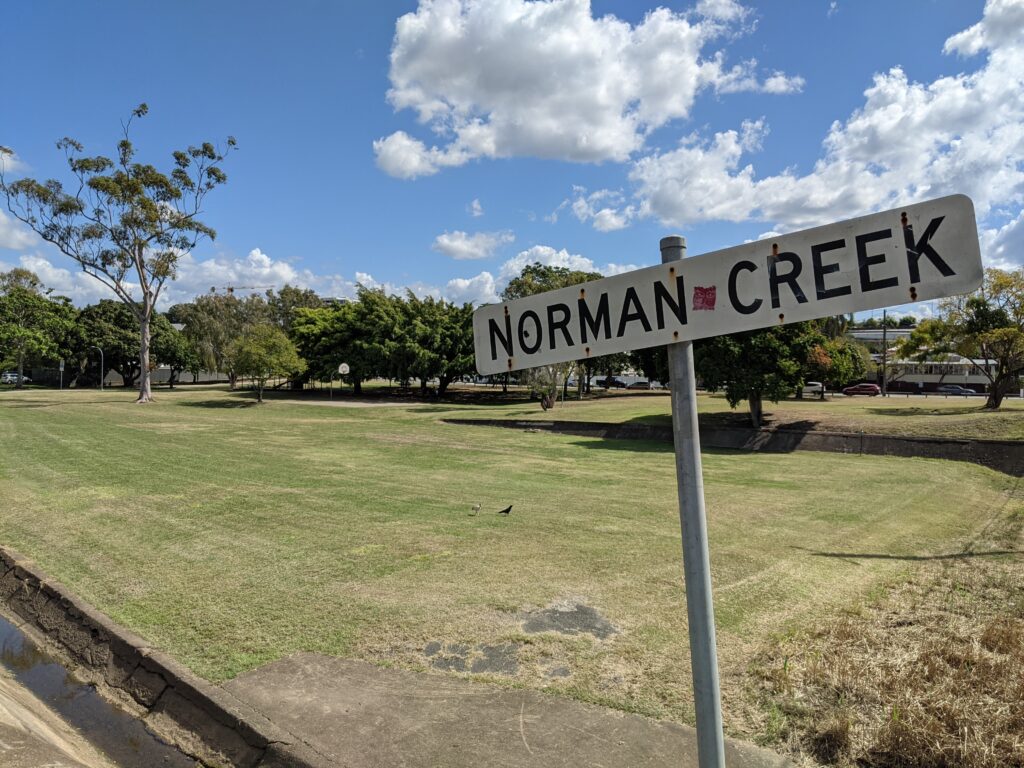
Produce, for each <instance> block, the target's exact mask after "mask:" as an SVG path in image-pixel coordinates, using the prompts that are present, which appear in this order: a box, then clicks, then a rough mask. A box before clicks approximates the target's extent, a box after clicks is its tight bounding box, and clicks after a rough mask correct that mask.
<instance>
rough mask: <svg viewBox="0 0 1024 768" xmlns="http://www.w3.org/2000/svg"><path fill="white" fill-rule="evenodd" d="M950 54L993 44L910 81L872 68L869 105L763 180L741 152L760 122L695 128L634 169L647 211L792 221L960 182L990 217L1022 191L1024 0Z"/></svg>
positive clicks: (755, 141) (675, 217)
mask: <svg viewBox="0 0 1024 768" xmlns="http://www.w3.org/2000/svg"><path fill="white" fill-rule="evenodd" d="M944 50H945V52H946V53H958V54H961V55H973V54H977V53H980V52H982V51H987V52H988V59H987V61H986V62H985V63H984V66H983V67H982V68H981V69H979V70H978V71H976V72H973V73H970V74H958V75H955V76H945V77H940V78H938V79H936V80H935V81H933V82H931V83H917V82H913V81H912V80H911V79H910V78H909V77H908V75H907V73H906V72H905V71H904V70H903V69H901V68H899V67H894V68H892V69H890V70H889V71H888V72H884V73H880V74H877V75H876V76H875V78H874V82H873V83H872V84H871V86H870V87H869V88H868V89H867V90H866V91H865V93H864V96H865V101H864V105H863V106H862V107H861V108H859V109H857V110H856V111H855V112H854V113H853V114H851V115H850V116H849V117H848V118H847V119H846V120H845V122H840V121H836V122H835V123H833V125H832V127H831V129H830V131H829V133H828V135H827V136H826V137H825V139H824V141H823V150H824V154H823V156H822V157H821V159H819V160H818V161H817V163H816V164H815V165H814V168H813V169H812V170H811V171H810V172H809V173H807V174H805V175H802V176H801V175H797V174H796V173H795V172H794V171H792V170H788V171H786V172H783V173H782V174H780V175H777V176H769V177H765V178H761V179H758V178H757V177H756V173H755V169H754V167H753V165H752V164H751V163H750V162H744V160H743V158H744V156H746V155H751V154H752V153H754V152H756V151H757V150H758V149H759V146H760V139H761V137H762V136H763V135H764V132H765V131H766V130H767V128H766V126H765V124H764V122H763V121H757V122H748V123H746V124H745V125H744V127H743V129H742V130H741V131H723V132H720V133H718V134H716V135H715V136H714V138H713V139H712V140H710V141H702V140H700V139H699V138H697V137H695V136H689V137H687V138H685V139H684V140H683V141H682V142H680V144H679V146H678V147H677V148H676V149H673V150H670V151H667V152H659V153H655V154H652V155H650V156H647V157H643V158H640V159H639V160H637V161H636V162H635V163H634V166H633V169H632V171H631V175H630V178H631V179H632V181H633V182H634V183H635V184H636V188H637V195H638V197H639V199H640V205H639V207H640V212H641V215H650V216H655V217H657V218H658V219H660V220H661V221H662V222H664V223H666V224H670V225H674V226H681V225H686V224H691V223H694V222H698V221H704V220H711V219H717V220H726V221H742V220H747V219H761V220H766V221H770V222H773V223H775V224H776V225H777V226H778V227H779V228H781V229H795V228H799V227H804V226H812V225H815V224H821V223H826V222H828V221H833V220H835V219H837V218H844V217H846V216H848V215H850V214H852V213H859V212H866V211H869V210H872V209H878V208H882V207H889V206H898V205H900V204H902V203H906V202H912V201H915V200H919V199H924V198H929V197H937V196H940V195H944V194H950V193H954V192H962V193H965V194H968V195H969V196H970V197H971V198H972V199H973V200H974V201H975V205H976V207H977V210H978V213H979V216H980V218H982V219H984V218H985V216H986V215H987V214H988V212H989V211H990V209H991V208H993V207H994V206H998V205H1006V204H1012V205H1014V206H1017V208H1015V209H1014V210H1017V209H1019V206H1020V204H1021V202H1022V200H1024V99H1021V95H1020V94H1021V93H1022V90H1024V3H1021V2H1019V0H1016V1H1011V0H990V2H989V3H988V4H987V5H986V7H985V12H984V18H983V19H982V21H981V22H979V23H978V24H977V25H975V26H973V27H971V28H970V29H968V30H965V31H964V32H961V33H959V34H957V35H953V36H952V37H950V38H949V39H948V40H947V41H946V44H945V48H944Z"/></svg>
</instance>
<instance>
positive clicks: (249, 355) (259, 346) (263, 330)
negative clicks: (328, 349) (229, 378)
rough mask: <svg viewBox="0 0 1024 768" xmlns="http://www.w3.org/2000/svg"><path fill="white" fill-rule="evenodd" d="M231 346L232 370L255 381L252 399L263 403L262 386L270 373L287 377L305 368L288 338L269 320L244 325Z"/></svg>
mask: <svg viewBox="0 0 1024 768" xmlns="http://www.w3.org/2000/svg"><path fill="white" fill-rule="evenodd" d="M232 346H233V347H234V350H233V352H232V356H233V357H234V361H235V370H236V371H237V372H238V374H239V375H241V376H249V377H251V378H252V379H253V381H254V382H255V383H256V401H257V402H259V403H262V402H263V388H264V387H265V386H266V384H267V380H268V379H269V378H270V377H271V376H289V375H291V374H293V373H300V372H301V371H302V370H303V369H304V368H305V367H306V363H305V361H303V360H302V358H300V357H299V353H298V351H297V350H296V349H295V345H294V344H293V343H292V342H291V339H289V338H288V336H287V335H286V334H285V332H284V331H282V330H281V329H280V328H278V327H277V326H276V325H271V324H270V323H259V324H257V325H253V326H250V327H248V328H246V329H245V330H244V331H242V335H241V336H240V337H239V338H238V339H236V340H235V342H234V343H233V345H232Z"/></svg>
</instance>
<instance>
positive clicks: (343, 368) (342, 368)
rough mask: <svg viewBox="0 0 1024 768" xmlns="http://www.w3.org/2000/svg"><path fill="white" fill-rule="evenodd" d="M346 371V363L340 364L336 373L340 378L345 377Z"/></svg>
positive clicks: (347, 369)
mask: <svg viewBox="0 0 1024 768" xmlns="http://www.w3.org/2000/svg"><path fill="white" fill-rule="evenodd" d="M348 371H349V368H348V363H342V364H341V365H339V366H338V373H340V374H341V375H342V376H344V375H346V374H347V373H348Z"/></svg>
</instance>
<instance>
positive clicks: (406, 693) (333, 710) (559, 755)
mask: <svg viewBox="0 0 1024 768" xmlns="http://www.w3.org/2000/svg"><path fill="white" fill-rule="evenodd" d="M224 688H225V689H227V690H228V691H229V692H230V693H232V694H233V695H235V696H237V697H238V698H239V699H241V700H242V701H243V702H245V703H246V704H248V705H250V706H251V707H253V708H255V709H257V710H258V711H260V712H262V713H263V714H264V715H265V716H266V717H268V718H269V719H270V720H272V721H273V722H274V723H275V724H276V725H278V726H279V727H281V728H283V729H284V730H286V731H290V732H291V733H292V735H293V736H295V737H296V738H297V739H299V740H301V741H302V742H305V744H307V745H308V746H309V747H310V748H312V750H314V751H315V752H316V753H317V754H319V755H321V756H322V758H323V763H322V764H323V766H325V767H326V766H345V768H367V767H369V766H396V767H397V766H409V767H410V768H411V767H412V766H416V768H425V767H428V766H444V768H479V766H484V765H486V766H490V767H491V768H540V767H541V766H543V767H544V768H558V767H559V766H564V767H565V768H570V766H571V767H572V768H579V767H580V766H593V767H594V768H597V767H599V766H607V767H608V768H612V767H613V766H614V767H615V768H622V767H623V766H629V767H630V768H669V766H671V768H697V743H696V734H695V732H694V730H693V729H692V728H687V727H684V726H681V725H677V724H675V723H663V722H656V721H653V720H648V719H647V718H644V717H640V716H637V715H629V714H625V713H622V712H617V711H614V710H609V709H605V708H602V707H597V706H591V705H587V704H581V703H578V702H573V701H569V700H567V699H564V698H560V697H556V696H545V695H544V694H541V693H537V692H534V691H507V690H503V689H499V688H495V687H492V686H488V685H482V684H478V683H472V682H470V681H468V680H463V679H460V678H456V677H450V676H443V675H427V674H417V673H414V672H406V671H401V670H386V669H378V668H377V667H374V666H372V665H370V664H365V663H362V662H357V661H348V660H344V659H336V658H331V657H327V656H321V655H318V654H308V653H303V654H297V655H294V656H290V657H288V658H286V659H281V660H279V661H276V662H274V663H272V664H269V665H267V666H265V667H262V668H260V669H257V670H253V671H252V672H249V673H246V674H244V675H241V676H239V677H238V678H236V679H235V680H232V681H230V682H228V683H226V684H225V685H224ZM726 759H727V765H728V766H729V768H789V766H790V765H791V764H790V763H789V762H788V761H787V760H785V759H784V758H782V757H780V756H779V755H776V754H775V753H773V752H768V751H765V750H762V749H759V748H757V747H754V746H752V745H748V744H742V743H738V742H731V741H730V742H728V743H727V746H726Z"/></svg>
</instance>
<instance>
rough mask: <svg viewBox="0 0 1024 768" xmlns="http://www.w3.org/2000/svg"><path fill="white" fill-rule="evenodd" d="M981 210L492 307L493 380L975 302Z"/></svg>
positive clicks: (889, 219)
mask: <svg viewBox="0 0 1024 768" xmlns="http://www.w3.org/2000/svg"><path fill="white" fill-rule="evenodd" d="M981 279H982V267H981V252H980V249H979V247H978V230H977V224H976V222H975V219H974V205H973V204H972V203H971V200H970V198H968V197H965V196H964V195H952V196H950V197H943V198H939V199H937V200H929V201H927V202H924V203H917V204H914V205H907V206H902V207H900V208H894V209H893V210H890V211H884V212H882V213H874V214H871V215H869V216H861V217H859V218H856V219H850V220H848V221H841V222H837V223H835V224H828V225H826V226H823V227H815V228H813V229H806V230H803V231H802V232H794V233H792V234H788V235H780V236H779V237H774V238H768V239H764V240H759V241H757V242H754V243H747V244H745V245H739V246H736V247H734V248H726V249H724V250H721V251H714V252H712V253H707V254H704V255H702V256H695V257H693V258H688V259H684V260H682V261H675V262H672V263H668V264H660V265H658V266H656V267H647V268H645V269H638V270H636V271H634V272H627V273H624V274H621V275H616V276H614V277H608V278H605V279H603V280H596V281H594V282H591V283H584V284H582V285H576V286H572V287H569V288H561V289H559V290H556V291H549V292H547V293H541V294H537V295H535V296H528V297H526V298H523V299H516V300H514V301H509V302H504V303H501V304H489V305H486V306H483V307H480V308H479V309H477V310H476V312H475V313H474V314H473V336H474V341H475V345H476V365H477V370H478V371H479V372H480V373H481V374H484V375H487V374H493V373H502V372H505V371H515V370H519V369H522V368H530V367H534V366H538V365H546V364H550V363H559V362H565V361H567V360H581V359H585V358H588V357H596V356H598V355H607V354H611V353H613V352H624V351H626V350H631V349H642V348H644V347H654V346H660V345H665V344H672V343H674V342H678V341H687V340H692V339H702V338H706V337H708V336H719V335H722V334H728V333H737V332H739V331H749V330H753V329H756V328H766V327H768V326H771V325H778V324H783V323H795V322H799V321H801V320H813V319H816V318H820V317H828V316H831V315H842V314H849V313H851V312H860V311H863V310H868V309H877V308H879V307H889V306H894V305H898V304H907V303H911V302H918V301H927V300H929V299H936V298H940V297H943V296H953V295H956V294H961V293H968V292H970V291H973V290H975V289H976V288H977V287H978V286H979V285H981Z"/></svg>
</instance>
